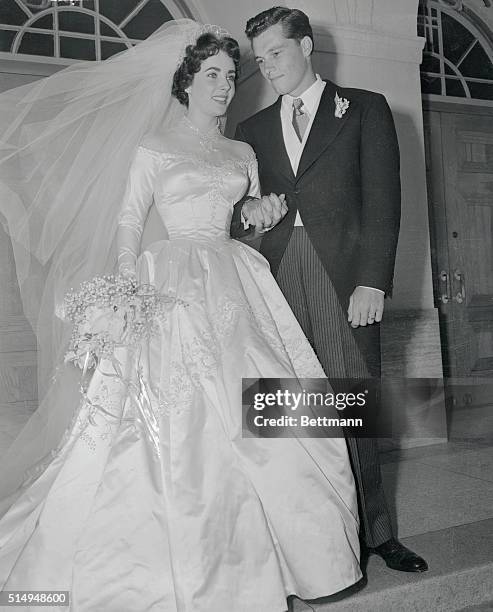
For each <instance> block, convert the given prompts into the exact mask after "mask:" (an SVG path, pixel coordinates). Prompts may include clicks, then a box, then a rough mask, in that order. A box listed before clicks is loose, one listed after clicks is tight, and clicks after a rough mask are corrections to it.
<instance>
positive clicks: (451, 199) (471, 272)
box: [424, 103, 493, 403]
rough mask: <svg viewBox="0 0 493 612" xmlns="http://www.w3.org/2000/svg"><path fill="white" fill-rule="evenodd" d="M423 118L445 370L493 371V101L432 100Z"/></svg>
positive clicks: (454, 373)
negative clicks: (484, 104)
mask: <svg viewBox="0 0 493 612" xmlns="http://www.w3.org/2000/svg"><path fill="white" fill-rule="evenodd" d="M424 121H425V140H426V162H427V180H428V196H429V207H430V226H431V227H430V229H431V242H432V265H433V277H434V286H435V299H436V305H437V307H438V308H439V312H440V327H441V340H442V353H443V362H444V372H445V375H446V376H448V377H454V378H463V377H471V378H477V377H480V378H482V379H483V380H484V377H492V378H493V108H492V107H478V106H472V105H470V106H469V105H460V106H458V105H456V104H450V103H449V104H446V103H428V105H427V107H425V110H424ZM471 382H472V381H471ZM481 389H483V390H485V389H487V386H484V385H478V386H477V392H478V393H481ZM489 391H491V389H489ZM484 399H485V398H484ZM484 399H483V398H481V399H480V398H479V397H478V398H475V399H474V401H473V403H477V401H478V400H479V402H480V403H482V400H483V401H484ZM488 399H490V400H491V398H488ZM461 403H462V402H461Z"/></svg>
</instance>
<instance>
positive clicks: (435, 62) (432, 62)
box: [421, 53, 440, 74]
mask: <svg viewBox="0 0 493 612" xmlns="http://www.w3.org/2000/svg"><path fill="white" fill-rule="evenodd" d="M421 70H422V71H423V72H436V73H437V74H440V60H439V59H438V58H437V57H432V56H431V55H428V54H427V53H425V54H424V56H423V63H422V64H421Z"/></svg>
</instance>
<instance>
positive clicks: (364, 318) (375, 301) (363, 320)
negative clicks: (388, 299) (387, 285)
mask: <svg viewBox="0 0 493 612" xmlns="http://www.w3.org/2000/svg"><path fill="white" fill-rule="evenodd" d="M383 301H384V293H383V291H379V290H378V289H372V288H371V287H356V289H355V290H354V291H353V293H352V295H351V297H350V298H349V308H348V310H347V313H348V321H349V323H351V327H359V326H360V325H361V326H363V327H364V326H366V325H372V324H373V323H380V321H381V320H382V315H383Z"/></svg>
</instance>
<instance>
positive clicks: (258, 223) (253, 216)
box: [241, 193, 288, 234]
mask: <svg viewBox="0 0 493 612" xmlns="http://www.w3.org/2000/svg"><path fill="white" fill-rule="evenodd" d="M287 212H288V207H287V206H286V196H285V195H284V194H281V195H279V196H277V195H276V194H275V193H271V194H270V195H268V196H262V198H260V199H259V198H256V199H251V200H247V201H246V202H245V203H244V204H243V207H242V210H241V214H242V216H243V218H244V219H245V221H246V222H247V223H248V225H254V226H255V231H256V232H257V233H259V234H261V233H264V232H266V231H268V230H270V229H272V228H273V227H274V226H275V225H277V224H278V223H279V221H280V220H281V219H282V218H283V217H284V216H285V214H286V213H287Z"/></svg>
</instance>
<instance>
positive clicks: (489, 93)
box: [467, 82, 493, 100]
mask: <svg viewBox="0 0 493 612" xmlns="http://www.w3.org/2000/svg"><path fill="white" fill-rule="evenodd" d="M467 84H468V85H469V89H470V91H471V97H472V98H477V99H478V100H493V83H471V82H468V83H467Z"/></svg>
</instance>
